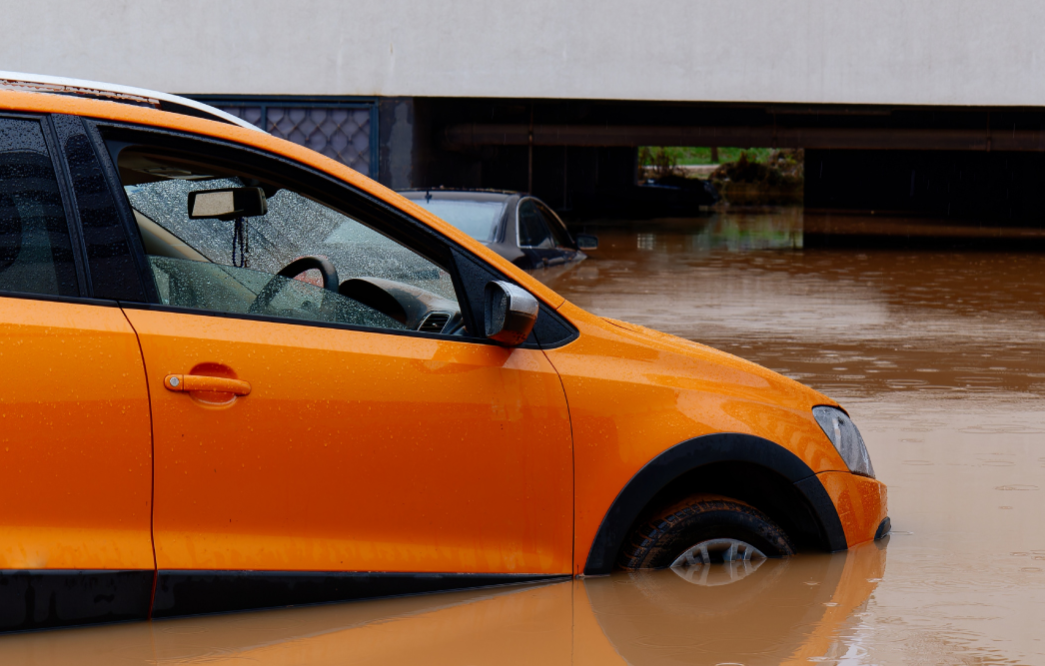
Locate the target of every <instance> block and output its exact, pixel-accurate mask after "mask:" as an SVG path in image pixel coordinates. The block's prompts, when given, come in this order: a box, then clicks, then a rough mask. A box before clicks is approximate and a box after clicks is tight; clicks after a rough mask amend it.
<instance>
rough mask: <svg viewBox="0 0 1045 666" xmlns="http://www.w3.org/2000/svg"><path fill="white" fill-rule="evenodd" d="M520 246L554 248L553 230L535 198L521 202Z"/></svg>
mask: <svg viewBox="0 0 1045 666" xmlns="http://www.w3.org/2000/svg"><path fill="white" fill-rule="evenodd" d="M518 224H519V246H520V247H536V248H552V247H554V245H553V243H552V237H551V232H550V231H548V226H547V225H546V224H545V223H544V217H543V216H542V215H541V211H540V209H538V208H537V204H536V203H535V202H534V200H533V199H524V200H523V201H522V203H520V204H519V222H518Z"/></svg>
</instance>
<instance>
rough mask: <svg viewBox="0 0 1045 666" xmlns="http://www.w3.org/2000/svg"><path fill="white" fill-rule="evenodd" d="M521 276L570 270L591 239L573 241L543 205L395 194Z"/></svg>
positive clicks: (521, 198) (488, 195)
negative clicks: (505, 262)
mask: <svg viewBox="0 0 1045 666" xmlns="http://www.w3.org/2000/svg"><path fill="white" fill-rule="evenodd" d="M399 194H401V195H403V196H404V197H406V198H407V199H410V200H411V201H413V202H414V203H415V204H417V205H419V206H421V207H422V208H425V209H427V210H428V211H429V212H430V213H432V214H433V215H435V216H436V217H439V218H442V219H443V220H444V221H446V222H448V223H450V224H451V225H453V226H455V227H457V228H458V229H460V230H461V231H463V232H465V233H466V234H468V235H469V236H471V237H472V238H474V239H476V240H477V241H479V242H481V243H483V244H484V245H486V246H487V247H489V248H490V249H491V250H493V251H495V252H497V254H499V255H501V256H502V257H504V258H505V259H507V260H508V261H510V262H512V263H513V264H515V265H516V266H518V267H520V268H522V269H525V270H535V269H547V268H554V267H558V266H571V265H575V264H577V263H579V262H580V261H583V260H584V259H585V258H586V257H587V255H586V254H584V252H583V251H582V250H589V251H591V250H595V249H597V248H598V245H599V241H598V239H597V238H596V237H595V236H589V235H586V234H578V235H577V237H576V238H574V237H573V236H572V235H571V234H570V232H569V231H568V230H567V229H566V225H565V224H563V221H562V220H561V219H559V216H558V215H556V214H555V212H554V211H552V209H551V208H549V207H548V205H547V204H545V203H544V202H543V201H541V200H540V199H538V198H536V197H531V196H529V195H526V194H523V193H520V192H510V191H501V190H441V189H433V190H403V191H401V192H399Z"/></svg>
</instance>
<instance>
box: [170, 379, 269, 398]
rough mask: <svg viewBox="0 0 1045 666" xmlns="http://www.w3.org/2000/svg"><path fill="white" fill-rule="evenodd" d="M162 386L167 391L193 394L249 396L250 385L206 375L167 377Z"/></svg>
mask: <svg viewBox="0 0 1045 666" xmlns="http://www.w3.org/2000/svg"><path fill="white" fill-rule="evenodd" d="M163 386H164V388H166V389H167V390H168V391H176V392H178V393H193V392H195V391H208V392H211V393H231V394H232V395H250V384H249V383H248V382H245V381H243V380H242V379H229V378H228V377H210V376H208V375H167V376H166V377H164V379H163Z"/></svg>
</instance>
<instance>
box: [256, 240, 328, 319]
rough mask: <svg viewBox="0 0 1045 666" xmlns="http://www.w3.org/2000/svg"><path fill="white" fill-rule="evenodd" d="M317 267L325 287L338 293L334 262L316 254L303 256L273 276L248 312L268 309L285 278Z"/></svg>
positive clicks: (288, 278)
mask: <svg viewBox="0 0 1045 666" xmlns="http://www.w3.org/2000/svg"><path fill="white" fill-rule="evenodd" d="M313 268H315V269H316V270H318V271H319V272H320V273H322V274H323V288H324V289H326V290H327V291H332V292H334V293H335V294H336V293H337V288H338V275H337V269H336V268H334V264H332V263H330V260H329V259H327V258H326V257H317V256H315V255H309V256H307V257H301V258H299V259H295V260H294V261H292V262H290V263H289V264H287V265H286V266H284V267H283V268H281V269H280V271H279V272H278V273H276V274H275V275H273V276H272V279H271V280H269V281H268V283H267V284H265V286H264V287H263V288H262V290H261V291H259V292H258V296H257V298H255V299H254V302H253V303H251V304H250V309H249V310H248V312H249V313H250V314H258V313H260V312H264V311H265V310H267V309H268V307H269V305H270V304H271V303H272V299H273V298H275V297H276V294H278V293H279V290H280V289H282V288H283V285H284V284H285V282H284V281H283V280H280V279H279V278H284V280H291V279H293V278H295V277H297V276H298V275H301V274H302V273H304V272H305V271H309V270H312V269H313Z"/></svg>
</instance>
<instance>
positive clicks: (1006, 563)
mask: <svg viewBox="0 0 1045 666" xmlns="http://www.w3.org/2000/svg"><path fill="white" fill-rule="evenodd" d="M804 224H805V221H804V219H803V214H802V213H801V211H797V210H780V211H773V212H768V213H759V214H740V213H732V214H730V213H724V214H716V215H713V216H712V217H710V218H703V219H700V220H690V221H663V222H656V223H653V222H648V223H642V224H631V225H627V226H622V225H611V224H607V225H602V226H601V227H599V228H591V227H590V228H589V231H595V232H597V233H598V235H599V237H600V241H601V248H600V249H599V250H598V251H597V252H594V253H592V258H591V259H590V260H589V261H586V262H584V264H582V265H580V266H578V267H577V268H575V269H573V270H571V271H569V272H567V273H564V274H561V275H546V276H544V277H545V278H546V279H547V280H548V281H549V283H550V284H551V285H552V286H553V287H554V288H556V289H558V290H559V291H561V292H562V293H563V294H564V295H565V296H566V297H567V298H569V299H571V300H572V301H574V302H575V303H577V304H578V305H581V306H582V307H585V308H588V309H590V310H592V311H594V312H596V313H598V314H603V315H606V316H610V317H614V318H619V319H624V320H628V321H632V322H635V323H637V324H643V325H646V326H651V327H653V328H657V329H660V330H663V331H666V332H669V333H674V334H676V335H680V336H683V337H686V338H690V339H693V340H697V341H700V342H704V343H707V344H710V345H713V346H715V347H719V348H721V349H724V350H727V351H730V352H733V353H735V354H738V355H740V356H743V357H745V358H748V359H751V360H754V361H756V362H758V363H762V364H763V365H766V366H768V367H770V368H773V369H775V370H778V371H780V372H782V373H784V374H786V375H789V376H791V377H794V378H796V379H799V380H800V381H803V382H805V383H807V384H810V385H812V386H814V387H816V388H818V389H820V390H822V391H824V392H825V393H827V394H828V395H831V396H832V397H834V398H837V399H838V400H840V401H842V403H843V404H844V405H845V406H846V407H847V408H848V409H849V411H850V413H851V414H852V416H853V418H854V419H855V421H856V423H857V424H858V425H859V426H860V428H861V430H862V432H863V434H864V438H865V439H866V440H867V444H868V448H869V450H870V453H871V458H872V460H873V461H874V467H875V470H876V472H877V473H878V477H879V478H880V479H882V480H883V481H885V482H886V483H887V484H888V485H889V503H890V515H891V516H892V521H893V530H894V532H893V535H892V536H891V537H890V538H888V539H887V540H884V541H883V542H879V543H878V544H866V545H864V546H861V547H858V548H854V549H852V550H850V551H849V552H847V553H839V554H835V555H823V554H801V555H798V556H796V557H794V558H791V559H790V560H782V561H765V562H763V563H762V564H761V565H760V566H752V565H748V566H747V567H746V568H745V567H744V566H743V565H734V566H733V568H729V567H728V566H727V565H715V566H714V567H711V568H710V569H709V570H705V571H700V570H698V571H689V572H679V573H676V572H675V571H671V570H668V571H660V572H653V573H647V574H616V575H613V576H610V577H606V578H596V579H586V580H574V581H567V582H561V583H554V584H546V585H536V586H528V587H512V588H499V589H487V590H480V591H473V592H467V593H448V594H438V595H429V596H417V597H406V598H399V599H388V600H381V601H371V602H353V603H345V604H334V605H327V606H314V607H306V608H297V609H286V610H274V611H262V612H254V613H239V614H230V615H222V616H211V617H200V618H189V619H181V620H166V621H158V622H152V623H139V624H125V625H112V626H105V627H97V628H86V629H73V630H61V631H49V632H40V633H31V634H19V635H11V636H6V637H3V638H0V664H34V665H35V664H38V665H45V664H46V665H52V664H85V665H92V664H204V663H205V664H226V663H228V664H242V663H255V664H295V665H296V664H301V665H306V664H307V665H320V664H410V665H416V664H426V665H428V664H461V665H465V664H577V665H582V664H583V665H588V664H590V665H596V664H632V665H634V666H640V665H645V664H650V665H654V664H726V663H733V664H747V665H752V664H781V663H788V664H809V663H828V664H988V663H990V664H994V663H999V664H1045V404H1043V398H1045V255H1042V254H1035V253H1019V252H1013V253H987V252H974V251H938V252H937V251H901V250H829V249H815V250H814V249H802V248H803V245H805V244H808V243H803V240H807V241H808V237H807V238H805V239H804V238H803V226H804Z"/></svg>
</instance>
